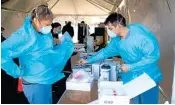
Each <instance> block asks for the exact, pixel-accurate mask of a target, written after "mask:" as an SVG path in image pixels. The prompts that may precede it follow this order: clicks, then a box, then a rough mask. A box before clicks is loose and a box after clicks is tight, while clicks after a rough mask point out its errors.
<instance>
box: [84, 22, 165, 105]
mask: <svg viewBox="0 0 175 105" xmlns="http://www.w3.org/2000/svg"><path fill="white" fill-rule="evenodd" d="M127 27H128V28H129V32H128V34H127V36H126V38H125V39H121V38H120V37H115V38H112V40H111V41H110V43H109V44H108V46H107V47H106V48H104V49H102V50H100V51H99V52H97V53H96V54H95V55H93V56H92V57H90V58H89V59H88V60H87V62H88V63H93V62H97V61H100V60H104V59H106V58H108V57H112V56H119V55H120V56H121V57H122V60H123V61H124V63H125V64H126V65H127V66H128V72H126V73H124V72H123V73H122V81H123V83H124V84H125V83H127V82H129V81H131V80H133V79H134V78H136V77H138V76H140V75H141V74H142V73H143V72H145V73H147V74H148V75H149V76H150V77H151V78H152V79H153V80H154V81H155V82H156V83H157V86H156V87H154V88H152V89H150V90H148V91H146V92H144V93H143V94H141V95H139V96H137V97H134V98H133V99H132V100H131V103H135V104H157V103H158V99H159V95H158V94H159V90H158V84H159V82H160V81H161V80H162V73H161V71H160V69H159V67H158V64H157V63H158V60H159V58H160V51H159V46H158V41H157V40H156V38H155V36H154V34H153V33H152V32H151V31H149V30H148V29H147V28H146V27H145V26H143V25H141V24H130V25H128V26H127ZM132 90H133V91H134V89H132Z"/></svg>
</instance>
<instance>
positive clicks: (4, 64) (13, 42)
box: [1, 30, 27, 78]
mask: <svg viewBox="0 0 175 105" xmlns="http://www.w3.org/2000/svg"><path fill="white" fill-rule="evenodd" d="M23 36H24V34H23V33H22V32H21V31H20V30H18V31H17V32H14V33H13V34H12V35H11V36H10V37H9V38H7V39H6V40H5V41H4V42H2V43H1V68H2V69H3V70H4V71H6V73H7V74H9V75H11V76H13V77H14V78H18V77H20V76H21V75H22V74H23V71H22V70H20V68H19V67H18V66H17V65H16V64H15V63H14V61H13V58H17V57H19V55H21V54H22V53H23V52H24V51H25V50H26V48H25V47H23V46H25V45H26V44H25V38H24V37H23ZM26 47H27V46H26Z"/></svg>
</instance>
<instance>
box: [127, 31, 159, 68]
mask: <svg viewBox="0 0 175 105" xmlns="http://www.w3.org/2000/svg"><path fill="white" fill-rule="evenodd" d="M150 34H152V33H150ZM137 43H138V46H137V47H138V49H139V50H140V51H141V53H142V54H143V57H142V58H141V60H140V61H138V62H136V63H133V64H128V70H134V69H137V68H139V69H141V68H145V67H148V66H150V65H152V64H155V63H157V62H158V60H159V58H160V51H159V46H158V42H157V40H156V39H155V38H154V37H149V38H145V39H144V38H143V39H142V40H141V41H137Z"/></svg>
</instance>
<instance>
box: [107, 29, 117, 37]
mask: <svg viewBox="0 0 175 105" xmlns="http://www.w3.org/2000/svg"><path fill="white" fill-rule="evenodd" d="M107 33H108V35H109V36H110V37H111V38H114V37H116V36H117V35H116V34H115V33H114V32H112V31H111V30H109V29H107Z"/></svg>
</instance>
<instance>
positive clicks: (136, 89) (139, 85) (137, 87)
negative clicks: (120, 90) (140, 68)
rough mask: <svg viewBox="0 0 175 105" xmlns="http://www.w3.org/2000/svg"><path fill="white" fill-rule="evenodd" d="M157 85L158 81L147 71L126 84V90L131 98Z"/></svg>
mask: <svg viewBox="0 0 175 105" xmlns="http://www.w3.org/2000/svg"><path fill="white" fill-rule="evenodd" d="M155 86H156V83H155V82H154V81H153V80H152V79H151V78H150V76H148V75H147V74H146V73H143V74H142V75H141V76H139V77H137V78H135V79H134V80H132V81H130V82H128V83H126V84H124V88H125V91H126V93H127V95H128V96H129V97H130V99H131V98H134V97H136V96H138V95H140V94H142V93H144V92H146V91H147V90H149V89H151V88H153V87H155Z"/></svg>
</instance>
